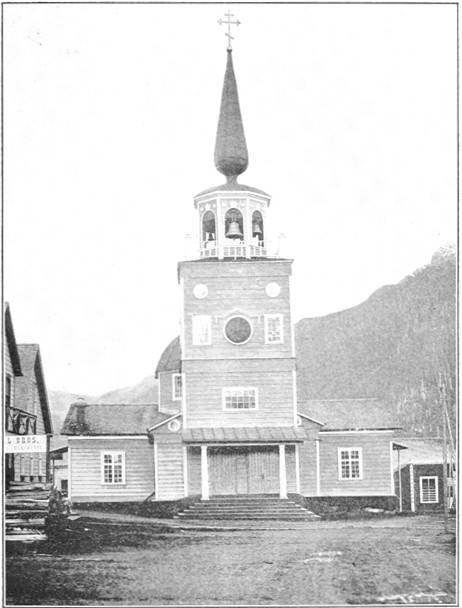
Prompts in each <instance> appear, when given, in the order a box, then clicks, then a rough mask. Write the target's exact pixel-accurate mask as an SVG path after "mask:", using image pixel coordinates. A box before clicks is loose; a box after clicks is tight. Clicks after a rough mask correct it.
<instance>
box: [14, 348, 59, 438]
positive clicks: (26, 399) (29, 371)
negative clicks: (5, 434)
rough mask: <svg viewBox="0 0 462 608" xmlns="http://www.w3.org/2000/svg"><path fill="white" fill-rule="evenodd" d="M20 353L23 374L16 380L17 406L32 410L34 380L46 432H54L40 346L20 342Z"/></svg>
mask: <svg viewBox="0 0 462 608" xmlns="http://www.w3.org/2000/svg"><path fill="white" fill-rule="evenodd" d="M18 353H19V359H20V361H21V369H22V376H18V377H17V378H16V381H15V406H16V407H19V408H20V409H24V410H26V411H31V405H32V403H31V400H32V399H33V395H32V389H33V385H34V382H36V383H37V390H38V393H39V398H40V408H41V411H42V416H43V423H44V426H45V433H53V424H52V421H51V412H50V405H49V403H48V394H47V389H46V385H45V376H44V373H43V367H42V358H41V356H40V347H39V345H38V344H18Z"/></svg>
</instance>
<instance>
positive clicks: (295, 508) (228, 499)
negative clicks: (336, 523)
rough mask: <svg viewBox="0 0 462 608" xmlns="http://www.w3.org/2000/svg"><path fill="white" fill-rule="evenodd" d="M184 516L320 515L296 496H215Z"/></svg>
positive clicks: (289, 518)
mask: <svg viewBox="0 0 462 608" xmlns="http://www.w3.org/2000/svg"><path fill="white" fill-rule="evenodd" d="M175 518H177V519H182V520H214V521H217V520H241V521H247V520H261V521H265V520H278V521H306V520H311V521H312V520H315V519H319V515H315V514H314V513H312V512H311V511H308V509H305V508H303V507H301V506H300V505H298V504H296V503H295V502H293V501H292V500H287V499H280V498H278V497H274V498H273V497H268V496H265V497H260V496H257V497H248V496H246V497H241V496H236V497H234V496H214V497H212V498H210V500H201V501H200V502H196V503H194V504H193V505H191V506H190V507H188V508H187V509H185V510H184V511H181V512H180V513H178V515H176V516H175Z"/></svg>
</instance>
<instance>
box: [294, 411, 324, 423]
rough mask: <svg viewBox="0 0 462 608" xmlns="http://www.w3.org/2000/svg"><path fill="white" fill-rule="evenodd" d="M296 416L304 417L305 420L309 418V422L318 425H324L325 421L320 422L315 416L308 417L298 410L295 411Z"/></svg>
mask: <svg viewBox="0 0 462 608" xmlns="http://www.w3.org/2000/svg"><path fill="white" fill-rule="evenodd" d="M297 416H300V418H305V420H309V421H310V422H314V423H315V424H319V425H320V426H326V423H325V422H320V421H319V420H316V419H315V418H310V416H307V415H306V414H301V413H300V412H297Z"/></svg>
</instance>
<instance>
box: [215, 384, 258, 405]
mask: <svg viewBox="0 0 462 608" xmlns="http://www.w3.org/2000/svg"><path fill="white" fill-rule="evenodd" d="M222 396H223V409H224V410H256V409H257V408H258V390H257V389H256V388H251V387H243V386H236V387H227V388H223V389H222Z"/></svg>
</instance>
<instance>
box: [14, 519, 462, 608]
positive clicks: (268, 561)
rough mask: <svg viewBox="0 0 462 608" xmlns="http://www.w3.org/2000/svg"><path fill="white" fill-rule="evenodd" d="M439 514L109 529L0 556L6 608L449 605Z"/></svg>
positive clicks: (449, 542) (451, 571) (451, 547)
mask: <svg viewBox="0 0 462 608" xmlns="http://www.w3.org/2000/svg"><path fill="white" fill-rule="evenodd" d="M455 563H456V559H455V542H454V534H445V533H444V531H443V525H442V522H441V517H438V516H436V517H409V518H396V519H392V520H380V521H379V520H377V521H363V522H341V521H336V522H314V523H311V524H309V525H307V526H305V527H300V528H298V529H294V530H281V529H277V530H241V531H220V530H216V531H194V530H186V531H181V530H176V531H173V532H172V533H162V532H160V531H155V530H152V529H149V528H147V527H138V528H137V527H136V526H132V527H130V526H126V527H125V529H123V530H121V529H118V530H117V531H115V529H114V528H113V527H112V526H111V525H110V526H108V527H107V528H106V531H105V532H104V534H102V533H101V532H97V531H95V530H92V529H91V526H90V528H89V529H87V530H86V531H85V530H84V529H83V528H82V537H81V539H80V540H77V541H75V540H74V541H73V542H72V544H68V545H67V546H64V547H61V548H60V547H57V546H51V545H50V544H48V545H47V546H41V547H39V548H38V549H36V550H35V552H31V551H29V552H26V553H24V554H22V555H13V556H10V557H8V558H7V571H6V574H7V577H6V582H7V585H6V600H7V605H25V604H27V605H78V606H82V605H125V606H136V605H181V604H183V605H197V604H201V605H230V604H235V605H246V604H247V605H249V604H250V605H268V604H269V605H284V604H285V605H325V604H337V605H345V604H405V603H412V604H454V603H455V601H456V570H455V566H456V565H455Z"/></svg>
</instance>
